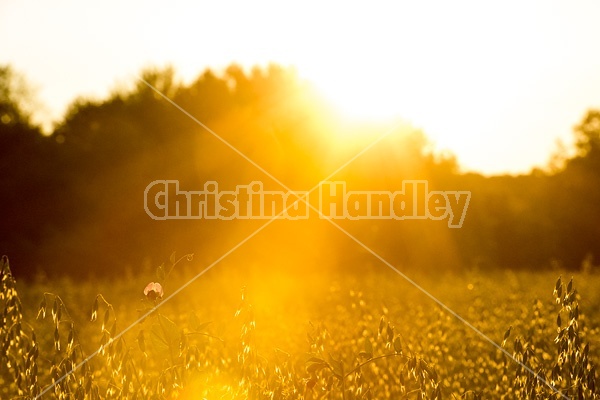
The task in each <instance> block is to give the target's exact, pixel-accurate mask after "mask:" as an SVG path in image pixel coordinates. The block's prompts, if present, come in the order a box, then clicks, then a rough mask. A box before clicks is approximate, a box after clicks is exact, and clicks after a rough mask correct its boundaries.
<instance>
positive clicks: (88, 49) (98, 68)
mask: <svg viewBox="0 0 600 400" xmlns="http://www.w3.org/2000/svg"><path fill="white" fill-rule="evenodd" d="M599 18H600V2H598V1H591V0H590V1H582V0H574V1H570V2H558V1H548V0H546V1H537V0H536V1H512V0H511V1H503V2H493V3H492V2H481V1H464V0H462V1H461V0H457V1H452V2H449V1H443V2H442V1H419V2H417V1H414V2H409V1H391V2H384V1H371V2H369V3H368V4H367V3H366V2H363V3H358V2H348V1H346V2H334V1H329V2H323V1H321V2H317V1H312V0H305V1H302V2H289V1H275V0H254V1H252V2H248V1H211V2H205V1H183V0H174V1H171V2H169V3H167V2H158V1H153V0H149V1H148V0H144V1H141V0H133V1H117V0H103V1H75V0H53V1H49V2H44V1H33V0H0V37H1V38H2V41H0V64H10V65H11V66H12V67H13V68H14V69H15V70H16V71H17V72H19V73H21V74H22V75H24V76H25V78H26V80H27V82H28V83H29V84H30V86H31V87H32V88H33V89H34V94H35V96H36V99H37V101H38V104H37V106H36V109H35V118H36V119H37V120H38V121H40V122H42V123H45V124H47V125H48V124H49V122H50V121H57V120H60V118H61V116H62V115H63V114H64V112H65V110H66V108H67V107H68V105H69V104H70V103H71V102H72V101H73V100H74V99H75V98H77V97H80V96H83V97H91V98H98V99H101V98H103V97H106V96H107V95H108V94H109V93H110V92H111V91H113V90H115V88H118V87H122V86H124V85H129V84H131V83H132V82H134V81H135V79H136V76H137V74H138V73H139V72H140V71H141V70H142V69H143V68H145V67H148V66H165V65H167V64H170V65H173V66H174V67H175V68H176V70H177V71H178V72H179V74H180V76H181V77H182V79H184V80H185V81H191V80H192V79H193V78H195V77H196V76H197V75H198V74H199V73H200V72H202V71H203V70H205V69H206V68H209V67H210V68H212V69H214V70H217V71H219V70H222V69H223V68H225V67H226V66H228V65H230V64H231V63H233V62H235V63H238V64H241V65H243V66H246V67H250V66H253V65H259V66H266V65H267V64H269V63H270V62H275V63H278V64H280V65H283V66H293V67H294V68H295V69H296V71H297V72H298V74H299V75H300V77H301V78H303V79H306V80H309V81H310V82H312V83H313V84H314V85H315V86H316V87H317V88H318V90H319V91H320V92H321V93H322V94H323V95H324V96H325V97H326V98H328V99H329V100H330V101H331V102H332V103H333V104H334V105H336V107H338V108H339V109H340V110H341V111H342V112H344V113H345V114H346V115H348V117H349V118H350V117H351V118H354V119H367V118H370V119H378V118H392V117H401V118H404V119H405V120H408V121H409V122H411V123H412V124H413V125H414V126H415V127H417V128H420V129H422V130H423V131H424V133H425V134H426V135H427V136H428V137H429V138H430V139H431V140H432V141H433V142H434V144H435V146H436V147H437V148H438V149H448V150H450V151H452V152H453V153H454V154H456V155H457V157H458V161H459V163H460V164H461V166H462V167H463V170H465V171H478V172H483V173H486V174H498V173H526V172H528V171H529V170H530V168H532V167H534V166H544V165H546V163H547V162H548V160H549V157H550V155H551V153H552V152H554V151H556V149H557V140H560V141H562V142H563V143H565V144H566V145H569V144H570V143H571V142H572V129H573V126H574V125H576V124H577V123H578V122H579V121H580V120H581V119H582V118H583V116H584V115H585V112H586V111H587V110H588V109H590V108H600V52H599V51H597V49H598V40H599V39H600V24H599V23H598V20H599Z"/></svg>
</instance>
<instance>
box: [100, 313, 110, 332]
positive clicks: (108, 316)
mask: <svg viewBox="0 0 600 400" xmlns="http://www.w3.org/2000/svg"><path fill="white" fill-rule="evenodd" d="M109 319H110V308H107V309H106V311H105V312H104V322H102V330H104V328H105V327H106V326H107V325H108V320H109Z"/></svg>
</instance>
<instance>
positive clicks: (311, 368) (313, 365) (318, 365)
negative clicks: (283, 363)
mask: <svg viewBox="0 0 600 400" xmlns="http://www.w3.org/2000/svg"><path fill="white" fill-rule="evenodd" d="M321 361H322V362H315V361H312V362H311V361H307V362H306V372H308V373H309V374H315V373H317V372H319V371H320V370H322V369H323V368H330V366H329V364H328V363H326V362H325V361H324V360H321Z"/></svg>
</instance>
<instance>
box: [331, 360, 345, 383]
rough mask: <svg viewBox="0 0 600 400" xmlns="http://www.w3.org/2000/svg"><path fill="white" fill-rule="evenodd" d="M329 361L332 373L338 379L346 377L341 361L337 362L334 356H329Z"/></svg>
mask: <svg viewBox="0 0 600 400" xmlns="http://www.w3.org/2000/svg"><path fill="white" fill-rule="evenodd" d="M329 361H330V365H331V371H332V372H333V374H334V375H335V376H336V377H337V378H338V379H343V377H344V367H343V365H342V361H341V360H336V359H335V358H333V356H332V355H331V354H330V355H329Z"/></svg>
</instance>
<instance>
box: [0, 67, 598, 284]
mask: <svg viewBox="0 0 600 400" xmlns="http://www.w3.org/2000/svg"><path fill="white" fill-rule="evenodd" d="M142 78H143V81H142V80H140V81H137V82H136V83H135V84H134V85H133V87H131V88H128V89H119V90H115V91H114V92H113V94H112V95H110V96H109V97H107V98H105V99H102V100H89V99H78V100H76V101H74V102H73V103H72V105H71V106H70V108H69V110H68V112H67V113H66V115H65V116H64V118H63V119H62V121H60V122H59V123H58V124H57V125H56V126H55V127H54V128H53V130H52V132H51V133H50V134H43V133H42V131H41V129H40V127H39V126H37V125H36V124H34V123H32V120H31V116H30V114H29V112H28V107H27V95H26V91H25V90H24V86H23V85H20V84H19V79H18V75H17V74H15V72H14V71H13V70H12V69H11V68H10V67H8V66H4V67H0V155H1V156H0V187H1V188H2V192H1V195H0V253H2V254H6V255H8V256H9V257H10V259H11V264H12V265H14V266H15V267H14V268H15V272H16V273H17V274H18V275H19V274H20V275H22V276H32V275H34V274H36V273H38V272H40V271H41V272H43V273H46V274H56V273H68V274H74V275H84V274H90V273H91V274H104V273H108V272H111V273H112V272H115V271H120V270H121V269H122V268H123V267H129V268H131V269H133V270H136V269H137V268H140V267H141V266H142V265H143V264H145V263H149V264H156V263H159V261H160V260H161V259H162V258H165V257H168V255H169V254H170V253H171V252H172V251H177V252H180V253H190V252H193V253H196V254H197V255H198V256H199V259H200V260H202V261H205V262H207V263H209V262H211V261H212V260H214V259H216V258H218V257H219V256H220V255H221V254H223V253H225V252H226V251H228V250H229V249H230V248H231V247H232V246H234V245H235V244H236V243H238V242H239V241H240V240H242V239H243V238H244V237H245V236H247V235H249V234H250V233H251V232H252V231H253V230H254V229H256V228H257V227H258V226H259V225H260V223H262V222H260V221H212V220H202V221H198V220H194V221H181V220H180V221H154V220H152V219H151V218H149V216H148V215H147V214H146V213H145V211H144V207H143V204H144V203H143V193H144V189H145V187H146V186H147V185H148V184H149V183H150V182H152V181H154V180H158V179H177V180H179V181H180V184H181V185H182V186H183V187H187V188H189V189H190V190H191V189H198V188H201V187H202V185H203V183H204V182H206V181H218V182H219V185H220V186H222V187H226V188H227V187H228V188H230V189H231V188H232V187H234V186H235V185H237V184H247V183H249V182H251V181H253V180H256V181H262V182H264V184H265V186H266V188H270V189H271V190H275V189H277V190H280V189H281V187H280V186H279V185H278V183H277V182H274V181H273V180H272V179H271V178H270V177H269V176H266V175H265V174H264V172H262V171H261V170H260V169H258V168H256V166H254V165H252V164H250V163H249V162H248V160H246V159H244V157H242V156H241V155H240V154H237V153H236V152H235V151H233V150H232V149H231V148H229V147H228V146H227V145H226V144H225V143H223V141H222V140H221V139H223V140H225V141H227V142H229V143H230V144H231V145H232V146H234V147H235V148H236V149H238V150H239V151H240V152H241V153H243V154H244V155H246V156H247V157H249V158H250V159H251V160H252V161H253V162H254V163H255V164H257V165H259V166H260V167H261V168H263V169H264V170H265V171H268V172H269V173H270V174H272V175H273V176H274V177H276V178H277V179H279V180H280V181H281V182H284V183H285V184H286V185H287V186H288V187H289V188H292V189H293V190H308V189H310V188H311V187H313V186H314V185H315V184H316V183H317V182H318V181H319V180H321V179H324V178H325V177H327V176H328V175H329V174H330V173H331V172H332V171H334V170H335V169H336V168H337V167H339V166H340V165H342V164H344V163H345V162H346V161H347V160H348V159H349V158H351V157H352V156H353V155H354V154H356V153H357V152H358V151H360V149H361V146H364V145H366V144H367V143H368V141H369V140H372V139H373V136H372V135H370V133H371V132H377V131H378V130H379V131H381V126H374V125H373V126H366V125H365V126H352V127H348V126H347V125H344V123H343V122H342V121H341V120H340V118H339V117H338V116H336V114H335V112H334V111H333V110H332V108H331V107H329V106H328V104H327V103H326V102H324V101H322V100H321V99H320V98H319V96H318V95H317V93H316V92H315V91H314V90H313V88H312V87H311V86H310V85H308V84H307V83H305V82H303V81H302V80H300V79H299V78H298V77H297V75H296V74H295V73H294V71H292V70H288V69H284V68H281V67H278V66H269V67H267V68H254V69H252V70H250V71H245V70H244V69H242V68H240V67H238V66H236V65H232V66H230V67H229V68H227V69H226V70H225V71H223V72H221V73H216V72H214V71H211V70H206V71H204V72H202V73H201V74H200V75H199V76H198V77H197V78H196V79H195V80H193V81H192V82H191V83H183V82H181V81H179V80H178V79H177V76H176V73H175V71H174V70H173V69H171V68H165V69H149V70H146V71H144V72H143V73H142ZM155 89H156V90H155ZM161 93H162V94H164V96H166V97H167V98H168V99H170V100H171V101H172V102H170V101H169V100H167V99H166V98H165V97H163V96H162V95H161ZM174 104H176V105H177V106H178V107H180V108H178V107H176V106H175V105H174ZM182 110H185V113H187V114H188V115H186V114H185V113H184V112H182ZM349 130H353V131H361V130H362V131H365V133H367V134H365V135H360V134H359V135H353V134H348V135H347V136H344V134H343V133H342V134H340V132H345V131H349ZM213 133H214V134H216V135H218V137H216V135H214V134H213ZM574 135H575V142H576V153H575V154H574V155H573V156H565V155H556V157H554V158H553V161H552V162H549V164H548V166H547V167H546V168H544V169H535V170H532V171H531V172H530V173H528V174H522V175H519V176H510V175H501V176H491V177H486V176H483V175H479V174H475V173H461V172H460V169H459V163H458V161H457V160H456V159H455V158H454V157H452V156H448V155H445V156H441V155H439V154H435V153H432V152H431V151H430V150H429V149H430V146H429V143H428V141H427V138H426V136H425V135H424V134H423V133H422V132H419V131H416V130H413V129H404V130H403V131H402V132H400V133H399V134H393V135H390V136H389V137H386V138H385V139H383V140H382V141H381V142H380V143H378V144H377V145H376V146H373V148H371V149H369V151H367V152H365V153H364V154H362V155H360V156H359V157H358V158H356V159H355V160H354V161H353V162H352V163H350V164H348V165H347V166H346V167H345V168H344V169H342V170H341V171H339V172H338V173H337V174H336V175H335V176H334V177H332V179H336V180H345V181H346V182H348V185H349V186H352V187H353V188H354V189H355V190H398V189H399V188H401V187H402V181H403V180H408V179H413V180H414V179H426V180H427V181H428V182H429V185H430V190H468V191H471V193H472V195H471V201H470V204H469V208H468V211H467V214H466V218H465V221H464V224H463V226H462V227H461V228H460V229H449V228H448V226H447V225H446V224H445V223H438V222H435V221H418V220H416V221H341V222H339V223H340V225H341V226H342V227H343V228H344V229H346V230H347V231H348V232H350V233H351V234H352V235H354V236H355V237H356V238H358V239H359V240H362V241H364V243H365V244H367V245H368V246H369V247H371V248H372V249H373V250H375V251H377V252H378V253H379V254H381V255H382V256H384V257H386V258H387V259H388V260H390V261H391V262H393V263H396V264H398V265H402V266H404V267H406V268H424V269H428V268H431V269H433V268H470V267H478V268H530V269H537V268H547V267H550V266H552V265H562V266H564V267H567V268H571V269H577V268H582V266H586V268H588V267H589V266H590V265H593V264H594V263H597V262H598V256H599V255H600V111H598V110H590V111H588V112H587V113H586V115H585V116H584V117H583V119H582V121H581V122H580V123H579V124H578V125H577V127H576V128H575V129H574ZM219 138H220V139H219ZM263 222H264V221H263ZM252 240H253V242H252V244H251V245H250V244H249V246H250V247H249V249H248V251H247V252H246V253H243V254H246V255H245V256H244V257H243V256H241V255H240V258H239V261H240V263H243V262H244V261H245V260H247V257H248V254H251V255H252V254H254V255H256V256H257V257H259V258H261V260H262V259H264V260H267V259H269V256H273V257H275V259H276V260H277V262H280V263H291V264H293V265H292V267H293V268H317V267H320V265H319V264H325V265H329V266H331V268H360V266H361V265H363V264H364V263H367V262H372V257H371V256H370V255H369V254H367V253H365V252H364V251H363V250H360V249H357V248H356V244H354V243H351V241H349V239H348V238H347V237H344V235H341V234H340V232H337V231H336V230H335V228H334V227H332V226H330V225H329V224H328V223H327V222H326V221H303V222H298V223H295V224H294V223H287V224H284V223H282V222H275V223H273V224H271V226H270V227H269V228H266V229H265V234H264V235H262V236H261V235H257V237H256V238H253V239H252ZM292 254H294V257H290V255H292ZM245 257H246V258H245ZM291 258H293V259H294V260H295V261H290V259H291ZM232 260H235V257H234V258H232ZM265 263H268V262H267V261H265Z"/></svg>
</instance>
